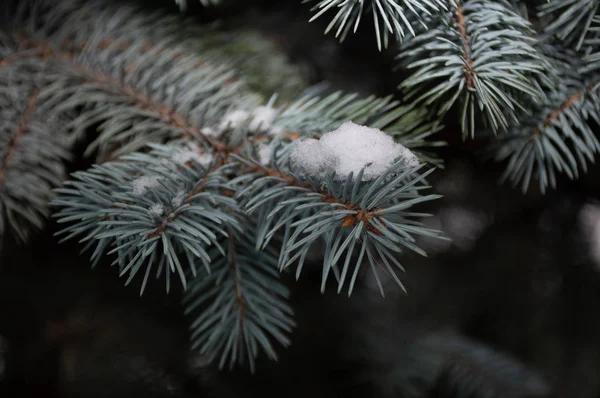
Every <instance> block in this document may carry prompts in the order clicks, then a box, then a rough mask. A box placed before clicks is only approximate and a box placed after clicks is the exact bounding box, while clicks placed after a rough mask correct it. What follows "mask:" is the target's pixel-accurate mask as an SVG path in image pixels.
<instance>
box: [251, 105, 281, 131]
mask: <svg viewBox="0 0 600 398" xmlns="http://www.w3.org/2000/svg"><path fill="white" fill-rule="evenodd" d="M276 115H277V111H276V110H275V109H274V108H271V107H270V106H259V107H257V108H255V109H254V110H253V111H252V113H251V114H250V117H251V121H250V125H249V126H248V130H250V131H252V132H263V131H267V130H269V129H270V128H271V124H272V123H273V120H275V116H276Z"/></svg>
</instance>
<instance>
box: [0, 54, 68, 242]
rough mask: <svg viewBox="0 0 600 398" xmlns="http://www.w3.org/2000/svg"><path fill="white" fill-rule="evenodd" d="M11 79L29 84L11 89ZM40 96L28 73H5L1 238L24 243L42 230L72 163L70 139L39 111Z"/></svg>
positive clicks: (0, 71)
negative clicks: (11, 237) (56, 129)
mask: <svg viewBox="0 0 600 398" xmlns="http://www.w3.org/2000/svg"><path fill="white" fill-rule="evenodd" d="M5 60H6V58H5ZM13 66H14V65H13ZM7 75H11V76H12V78H15V77H19V78H22V79H23V80H21V81H18V79H16V81H15V82H12V83H9V82H7V81H6V80H4V79H2V77H4V78H6V76H7ZM39 94H40V89H39V87H38V86H37V85H36V82H35V81H32V80H31V75H30V74H29V73H28V71H26V70H19V69H18V68H16V69H15V68H12V67H10V66H9V63H8V62H6V63H4V66H2V67H0V109H1V113H2V116H1V118H0V120H1V122H0V236H5V235H14V236H15V237H16V240H17V241H18V242H25V241H26V240H27V239H28V238H29V236H30V234H31V233H32V232H33V231H36V230H41V229H42V227H43V225H44V222H45V220H46V218H47V217H48V215H49V207H48V202H49V201H50V200H52V198H53V197H54V194H53V192H52V189H53V188H55V187H56V186H58V185H59V184H60V183H61V182H62V179H63V178H64V176H65V166H64V162H65V161H66V160H68V159H69V158H70V154H69V149H70V143H69V140H68V138H67V137H66V136H65V135H64V134H61V133H60V132H55V131H54V129H53V128H55V127H56V124H53V123H51V121H50V120H47V119H45V117H44V114H43V113H42V112H40V110H39Z"/></svg>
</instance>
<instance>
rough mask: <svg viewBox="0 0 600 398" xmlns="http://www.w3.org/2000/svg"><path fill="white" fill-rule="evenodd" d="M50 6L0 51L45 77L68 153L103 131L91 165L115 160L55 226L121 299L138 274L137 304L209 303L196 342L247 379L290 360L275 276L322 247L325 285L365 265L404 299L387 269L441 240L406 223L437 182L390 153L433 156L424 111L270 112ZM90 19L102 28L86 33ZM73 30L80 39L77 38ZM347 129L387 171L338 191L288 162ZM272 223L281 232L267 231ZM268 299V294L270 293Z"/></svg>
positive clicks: (187, 61)
mask: <svg viewBox="0 0 600 398" xmlns="http://www.w3.org/2000/svg"><path fill="white" fill-rule="evenodd" d="M22 4H23V3H22ZM48 4H50V3H47V2H46V1H45V0H43V1H34V2H33V3H28V2H25V5H20V7H23V8H22V9H21V11H22V12H21V13H20V14H19V15H20V17H19V18H21V19H19V18H17V19H16V20H15V22H14V23H15V24H16V25H19V26H20V27H25V28H26V29H25V32H23V33H21V31H18V30H17V29H16V27H15V26H12V27H11V25H10V24H9V32H10V33H9V36H7V37H9V40H5V41H3V42H2V44H3V46H1V47H0V51H2V52H3V54H4V53H5V54H6V57H3V59H4V60H5V61H6V62H5V64H6V65H5V68H23V67H27V68H29V69H30V70H31V72H29V73H30V74H31V75H37V74H39V75H40V76H43V79H42V78H40V81H42V83H43V84H41V85H40V86H39V87H40V91H39V95H38V102H39V104H40V105H39V108H38V110H39V112H40V114H43V115H46V117H48V118H49V119H56V120H60V119H61V118H65V119H67V120H68V121H69V122H68V124H67V125H66V128H65V129H64V131H66V132H68V133H70V135H71V139H70V140H69V142H70V143H71V142H73V141H74V139H79V138H81V137H83V136H84V134H85V133H86V132H87V131H88V130H90V128H94V127H97V130H98V131H99V132H100V134H99V135H98V136H97V137H93V141H92V144H91V145H89V146H88V149H87V153H91V152H92V151H95V150H98V152H99V155H100V156H101V158H104V159H115V158H116V156H119V157H118V159H117V160H116V161H110V162H105V163H102V164H99V165H95V166H93V167H92V168H91V169H89V170H87V171H80V172H77V173H74V174H73V176H72V179H71V180H70V181H67V182H65V183H64V185H63V186H62V187H61V188H59V189H57V190H56V192H57V193H58V195H59V196H58V198H57V199H56V200H55V201H54V202H53V205H54V206H56V208H57V213H56V215H55V216H56V217H57V218H58V222H59V223H61V224H63V225H64V226H65V227H64V228H63V230H62V231H61V232H60V234H61V235H64V238H63V240H66V239H73V238H77V239H80V241H81V243H83V244H84V250H86V251H88V250H89V251H91V262H92V265H94V264H96V263H97V262H98V261H99V260H100V258H101V257H102V256H105V255H111V256H112V258H113V259H114V261H113V265H117V266H118V267H119V270H120V275H121V276H125V275H127V282H126V283H130V282H131V281H132V280H133V279H134V278H135V276H136V275H140V274H143V279H142V282H141V291H142V292H143V291H144V289H145V286H146V284H147V282H148V279H149V276H150V273H152V272H156V276H157V277H161V278H164V281H165V283H166V288H167V291H168V290H169V289H170V286H171V285H172V283H171V277H172V276H173V275H177V277H178V278H179V280H180V282H181V284H182V286H183V289H184V290H185V289H186V288H188V286H196V287H197V288H198V289H200V290H202V291H205V292H206V289H208V293H206V294H204V295H202V296H201V297H200V299H206V300H214V301H212V304H210V302H207V303H208V304H209V305H212V307H210V308H209V309H208V310H206V311H207V312H202V313H201V314H200V315H199V317H198V318H197V319H196V323H195V324H194V327H193V333H194V339H195V340H196V342H197V347H198V348H199V349H201V350H202V351H203V352H206V353H207V354H210V355H211V356H214V357H215V358H216V357H217V356H220V357H221V364H222V365H223V364H225V363H226V362H229V363H230V364H232V363H234V362H238V360H246V359H248V360H249V361H250V365H251V366H253V362H252V361H253V358H254V357H256V356H257V354H258V350H259V347H260V348H261V349H262V350H264V351H265V352H266V353H267V355H268V356H269V357H270V358H272V359H274V358H275V354H274V350H273V348H272V346H271V343H269V342H268V341H270V340H271V339H273V340H275V341H279V342H280V343H282V344H284V345H286V344H287V337H285V333H284V332H288V331H289V329H290V328H291V326H292V324H293V322H292V321H291V311H289V309H288V307H287V304H285V297H287V291H286V290H285V289H284V288H283V287H282V286H280V285H279V284H278V282H277V280H276V279H275V276H276V275H277V268H280V269H283V268H286V267H289V266H291V265H292V263H295V260H297V259H299V260H300V261H299V267H298V270H300V269H301V268H302V263H303V261H304V257H305V255H306V253H307V251H308V249H309V247H310V245H312V244H313V243H315V242H316V241H324V242H325V244H326V255H325V261H324V278H323V280H324V281H325V280H326V279H327V275H328V274H329V272H330V271H332V272H333V273H334V274H335V275H336V276H337V277H338V278H339V279H338V283H339V289H341V288H342V286H343V285H344V280H345V279H346V277H347V275H348V273H349V272H350V271H351V270H352V273H353V275H352V278H351V279H352V282H351V283H350V288H349V292H351V291H352V286H353V285H354V283H355V281H356V279H357V275H358V272H359V268H360V265H361V263H362V261H363V260H365V261H368V263H369V265H370V267H371V269H372V270H373V272H377V269H378V268H380V267H383V269H384V270H385V271H386V272H390V274H392V276H393V277H394V278H395V279H396V280H397V282H398V283H399V284H400V281H399V279H398V278H397V277H396V275H395V273H394V270H393V269H394V267H396V268H400V269H401V265H400V264H399V263H398V262H397V260H396V259H395V257H394V253H397V252H399V251H400V250H402V249H405V248H407V249H410V250H413V251H415V252H418V253H420V254H424V253H423V251H422V250H421V249H419V248H418V247H417V246H416V245H415V244H414V242H415V239H414V235H418V234H426V235H432V236H438V232H437V231H431V230H428V229H426V228H424V227H423V226H422V225H421V224H420V223H419V222H418V220H415V219H419V218H421V217H424V216H426V214H422V213H416V212H412V211H409V208H411V207H413V206H415V205H418V204H420V203H422V202H426V201H429V200H433V199H435V198H437V195H421V192H422V190H423V189H425V188H427V186H426V185H425V183H424V182H425V178H426V177H427V175H428V174H429V173H430V172H425V173H423V172H422V167H421V168H419V167H413V166H415V164H414V163H415V162H418V159H417V157H416V155H414V154H413V153H412V152H410V150H409V149H407V148H406V147H403V146H401V145H399V144H397V143H395V142H394V139H393V138H395V139H396V141H398V142H400V143H405V144H406V146H407V147H413V148H417V149H423V148H425V149H427V147H428V146H429V143H428V142H426V141H425V139H426V138H428V137H429V136H431V135H432V134H433V133H435V132H436V131H438V130H439V126H438V125H436V124H430V123H423V117H424V116H425V114H424V111H423V110H422V109H420V108H414V107H406V106H400V105H399V104H398V103H397V102H395V101H392V100H391V98H375V97H368V98H358V97H356V96H355V95H343V94H341V93H335V94H333V95H330V96H327V97H325V98H318V97H304V98H301V99H300V100H298V101H295V102H293V103H292V104H290V105H284V106H278V105H277V104H276V98H275V97H272V98H271V100H270V101H268V102H267V103H264V102H263V101H262V100H261V99H260V98H258V97H257V96H256V95H253V94H251V93H248V92H247V91H246V90H245V87H244V85H243V83H242V82H240V81H239V80H237V78H234V76H235V75H234V74H233V73H232V72H230V71H229V69H228V66H227V65H226V64H225V65H220V64H219V62H220V59H221V58H219V57H214V58H211V57H206V56H198V55H195V54H190V53H189V51H188V49H186V48H185V47H179V46H176V45H173V37H165V38H164V40H163V39H161V40H155V39H154V36H153V35H152V34H148V35H147V36H146V35H145V34H144V32H147V31H148V27H147V26H146V27H143V28H140V29H139V32H136V31H135V29H134V31H130V32H128V33H124V34H123V37H118V39H115V37H114V36H110V35H108V34H107V33H106V26H107V25H113V24H118V23H121V22H122V20H121V17H120V14H119V13H118V11H119V8H111V7H110V6H108V5H105V4H104V3H102V2H99V3H93V5H92V6H89V7H87V5H86V4H84V3H76V4H78V5H79V6H81V8H80V9H77V8H73V3H71V2H69V1H66V0H65V1H64V2H61V3H60V4H61V5H62V6H61V7H55V8H51V7H48ZM94 12H98V14H99V15H101V17H102V18H104V19H102V20H100V21H101V22H93V23H92V22H91V15H92V14H93V13H94ZM76 17H81V21H83V23H85V24H87V23H89V25H86V26H82V27H81V29H79V24H80V23H82V22H80V21H79V20H78V19H76ZM60 18H62V19H60ZM58 20H60V21H61V24H59V25H58V26H55V25H53V23H54V21H58ZM65 21H66V22H68V23H66V22H65ZM140 21H142V22H140ZM143 21H146V23H149V22H150V21H152V19H151V18H150V19H147V20H144V17H143V16H140V17H138V18H137V19H136V20H135V21H134V22H131V23H130V25H129V26H128V28H127V29H132V27H133V28H135V24H136V23H139V24H140V25H144V22H143ZM63 23H64V24H63ZM119 29H121V27H118V28H116V30H117V31H119ZM138 33H139V34H138ZM163 43H167V44H168V45H167V44H164V45H163ZM24 70H25V69H24ZM6 79H7V81H9V82H10V79H9V76H8V75H7V76H6ZM0 82H1V79H0ZM348 119H352V120H354V121H355V122H357V123H369V124H371V125H373V126H375V127H379V128H383V129H385V130H386V131H390V133H389V134H386V133H384V132H382V131H380V130H376V131H377V139H378V140H379V141H381V140H383V141H385V145H384V148H383V150H384V151H387V150H388V149H390V148H392V149H393V151H394V152H393V153H392V154H393V156H394V158H393V159H392V158H389V159H388V158H386V160H385V162H383V161H380V160H378V159H375V160H373V156H374V155H376V153H375V154H371V155H369V156H367V158H369V159H371V160H369V161H365V163H364V164H358V165H354V166H356V167H357V168H356V170H354V171H353V173H351V174H350V175H349V176H348V177H347V178H346V177H344V179H338V178H336V177H335V175H334V174H330V173H329V172H327V173H326V174H327V175H326V176H324V178H320V177H318V178H317V177H314V176H313V177H311V176H306V175H302V173H299V172H298V171H299V169H298V168H297V167H296V166H294V165H293V164H292V163H293V162H291V163H290V159H291V158H290V153H291V151H293V150H294V148H296V147H297V146H298V145H301V144H302V143H303V141H302V138H307V137H315V136H316V137H318V138H323V137H324V135H325V134H326V133H328V132H331V130H332V129H337V128H341V127H340V125H342V126H343V124H344V122H347V121H348ZM359 127H360V128H365V129H368V130H369V131H370V132H372V131H371V130H375V129H369V128H367V127H364V126H359ZM392 137H393V138H392ZM379 141H378V142H379ZM439 144H440V143H435V142H434V143H432V145H433V146H435V145H439ZM365 149H366V147H365ZM355 154H356V153H353V154H351V156H347V158H348V159H355V157H354V155H355ZM424 159H431V161H436V159H435V158H434V157H427V156H426V157H424ZM374 162H375V163H377V167H375V171H374V167H373V163H374ZM354 166H353V167H354ZM359 169H360V170H359ZM352 176H357V178H356V179H354V178H353V177H352ZM363 177H365V178H363ZM367 177H368V178H367ZM278 199H281V200H284V201H283V202H282V203H279V204H278V203H277V202H276V201H277V200H278ZM297 205H300V206H297ZM279 212H283V213H285V216H284V217H281V218H279V219H278V220H277V222H276V224H273V223H274V220H275V218H274V216H275V215H278V213H279ZM317 220H318V221H317ZM311 224H312V225H311ZM282 234H283V236H282ZM249 239H251V240H252V241H251V242H248V240H249ZM255 239H258V241H255ZM280 239H281V241H282V242H283V243H282V247H279V245H278V244H277V242H279V241H280ZM267 241H268V242H271V243H272V245H270V246H267V245H266V242H267ZM358 243H360V245H359V244H358ZM357 255H358V258H356V256H357ZM342 258H343V261H344V263H343V265H342ZM338 262H339V264H338ZM259 270H260V271H259ZM256 272H259V273H260V275H259V274H258V273H256ZM263 274H264V275H263ZM261 275H262V276H261ZM217 276H218V277H217ZM225 277H227V279H223V278H225ZM215 278H217V279H215ZM216 282H218V284H217V285H214V284H215V283H216ZM323 286H324V285H323ZM259 287H260V288H261V289H263V290H260V289H259ZM268 289H273V290H274V291H276V292H277V293H275V294H274V295H270V294H266V293H264V292H265V291H267V290H268ZM192 292H193V291H190V294H192ZM194 294H195V293H194ZM193 297H195V298H191V299H190V300H192V301H194V302H196V301H197V300H198V298H197V297H196V296H193ZM225 301H226V302H227V303H229V304H228V305H225V304H224V303H225ZM193 305H195V304H192V306H193ZM190 311H191V310H190ZM240 319H242V320H243V322H241V323H240V322H239V320H240ZM218 320H226V322H229V323H228V325H229V324H230V325H231V326H233V329H227V328H226V329H223V325H222V324H221V323H219V322H218ZM234 320H237V321H234ZM232 322H233V323H232ZM243 350H245V351H246V353H247V355H246V356H245V358H246V359H244V357H242V355H241V354H240V353H241V352H242V351H243Z"/></svg>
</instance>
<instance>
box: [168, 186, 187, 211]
mask: <svg viewBox="0 0 600 398" xmlns="http://www.w3.org/2000/svg"><path fill="white" fill-rule="evenodd" d="M184 198H185V191H184V190H180V191H178V192H177V194H176V195H175V197H174V198H173V199H171V203H173V206H175V207H179V206H181V204H182V203H183V199H184Z"/></svg>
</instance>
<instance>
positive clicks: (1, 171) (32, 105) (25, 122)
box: [0, 87, 40, 185]
mask: <svg viewBox="0 0 600 398" xmlns="http://www.w3.org/2000/svg"><path fill="white" fill-rule="evenodd" d="M39 93H40V89H39V88H37V87H35V88H34V89H33V92H32V93H31V95H30V96H29V99H28V100H27V105H26V106H25V110H23V115H22V116H21V120H20V121H19V124H18V125H17V131H16V133H15V135H13V136H12V137H11V138H10V139H9V140H8V145H7V149H6V153H5V154H4V159H2V161H1V162H0V185H3V184H4V182H5V181H6V173H7V172H8V168H9V167H10V165H11V162H12V160H13V156H14V155H15V152H16V150H17V148H18V144H19V141H20V140H21V139H22V138H23V136H24V135H25V130H26V129H27V127H28V126H29V124H30V123H31V118H32V115H33V113H34V112H35V109H36V107H37V99H38V95H39Z"/></svg>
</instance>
